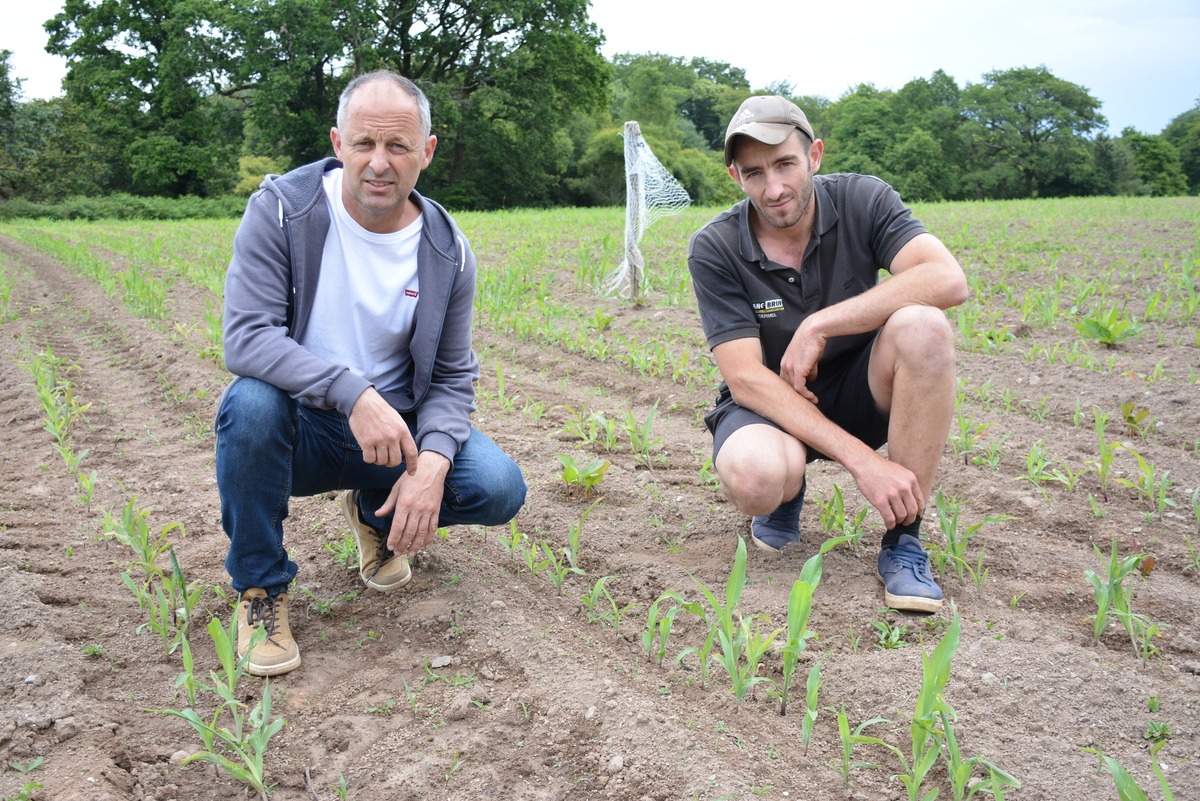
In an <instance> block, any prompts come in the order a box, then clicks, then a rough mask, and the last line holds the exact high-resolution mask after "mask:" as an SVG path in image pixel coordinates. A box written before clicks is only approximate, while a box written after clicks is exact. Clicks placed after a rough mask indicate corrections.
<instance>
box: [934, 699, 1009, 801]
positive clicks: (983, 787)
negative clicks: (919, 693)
mask: <svg viewBox="0 0 1200 801" xmlns="http://www.w3.org/2000/svg"><path fill="white" fill-rule="evenodd" d="M938 717H939V718H940V719H941V721H942V732H943V734H944V735H945V741H944V747H945V758H946V772H947V773H948V774H949V777H950V791H951V793H952V794H953V796H954V801H965V799H970V798H974V797H975V795H976V794H978V793H981V792H985V793H989V794H990V795H991V796H992V797H993V798H999V799H1003V798H1004V792H1005V791H1006V790H1008V789H1013V790H1018V789H1020V787H1021V782H1020V781H1019V780H1018V779H1017V778H1016V777H1015V776H1013V775H1012V774H1011V773H1008V772H1007V771H1004V770H1001V769H1000V768H998V767H997V766H995V765H993V764H992V763H991V762H989V761H988V760H987V759H985V758H984V757H982V756H978V755H976V756H973V757H967V758H965V759H964V758H963V755H962V752H961V751H960V750H959V747H958V738H957V737H955V736H954V723H953V722H954V710H952V709H950V708H949V707H947V708H945V709H940V710H938ZM976 771H982V772H983V774H984V777H983V778H982V779H981V780H980V781H978V782H976V783H974V784H972V783H971V780H972V778H974V777H975V773H976Z"/></svg>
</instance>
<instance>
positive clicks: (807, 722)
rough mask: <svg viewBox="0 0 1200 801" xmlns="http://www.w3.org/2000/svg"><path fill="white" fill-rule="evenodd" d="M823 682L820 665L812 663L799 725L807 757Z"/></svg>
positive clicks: (818, 662)
mask: <svg viewBox="0 0 1200 801" xmlns="http://www.w3.org/2000/svg"><path fill="white" fill-rule="evenodd" d="M823 683H824V680H823V679H822V678H821V663H820V661H817V662H815V663H813V666H812V668H810V669H809V671H808V681H807V682H806V683H805V692H804V703H805V706H806V707H807V708H806V709H805V711H804V720H803V721H801V724H800V737H801V739H803V740H804V755H805V756H808V743H809V740H811V739H812V733H813V726H815V725H816V723H817V710H818V709H819V707H818V706H817V695H818V694H819V693H820V692H821V685H822V684H823Z"/></svg>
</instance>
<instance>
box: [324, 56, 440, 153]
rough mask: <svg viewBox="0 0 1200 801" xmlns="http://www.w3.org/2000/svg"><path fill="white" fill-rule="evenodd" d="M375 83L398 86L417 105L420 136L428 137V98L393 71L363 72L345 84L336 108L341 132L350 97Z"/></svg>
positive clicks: (409, 81) (431, 125) (429, 125)
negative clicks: (380, 82)
mask: <svg viewBox="0 0 1200 801" xmlns="http://www.w3.org/2000/svg"><path fill="white" fill-rule="evenodd" d="M375 81H391V82H392V83H393V84H395V85H396V86H398V87H399V88H400V89H402V90H403V91H404V92H406V93H407V94H408V96H409V97H411V98H412V99H413V101H414V102H415V103H416V104H417V113H418V114H419V115H420V118H421V135H422V136H426V137H427V136H429V132H430V131H431V130H432V129H433V120H432V117H431V116H430V113H429V98H427V97H426V96H425V93H424V92H422V91H421V87H419V86H417V85H416V84H415V83H413V82H412V81H411V80H409V79H408V78H405V77H404V76H403V75H401V74H400V73H398V72H395V71H393V70H375V71H373V72H364V73H363V74H362V75H358V76H356V77H355V78H354V79H353V80H351V81H350V83H348V84H346V88H345V89H343V90H342V94H341V96H340V97H339V98H338V108H337V127H338V130H339V131H340V130H342V129H344V128H345V127H346V117H347V116H349V107H350V96H351V95H353V94H354V93H355V92H356V91H358V89H359V88H361V87H363V86H366V85H367V84H369V83H374V82H375Z"/></svg>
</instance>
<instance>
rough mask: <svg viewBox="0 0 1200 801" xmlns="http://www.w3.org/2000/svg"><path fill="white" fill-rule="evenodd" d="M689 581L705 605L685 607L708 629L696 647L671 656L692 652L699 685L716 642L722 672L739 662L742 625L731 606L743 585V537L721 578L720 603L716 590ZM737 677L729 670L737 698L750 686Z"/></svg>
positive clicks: (693, 578) (704, 678)
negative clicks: (724, 577) (722, 595)
mask: <svg viewBox="0 0 1200 801" xmlns="http://www.w3.org/2000/svg"><path fill="white" fill-rule="evenodd" d="M692 581H693V582H694V583H695V584H696V587H697V588H698V589H699V590H700V592H701V594H702V595H703V596H704V598H705V599H706V600H707V601H708V608H707V609H705V608H704V607H703V606H702V605H699V604H697V605H696V606H695V607H691V608H688V611H691V612H693V613H694V614H696V615H697V616H698V617H700V619H701V620H703V621H704V623H705V625H706V626H707V629H708V631H707V634H706V635H705V637H704V642H703V644H702V645H701V646H700V647H699V648H685V649H684V650H683V651H682V652H680V654H679V655H678V656H677V657H676V658H675V661H676V662H679V661H681V660H682V659H683V658H684V657H685V656H687V655H689V654H693V653H694V654H695V655H696V657H697V659H698V660H699V662H700V683H701V684H702V685H703V684H705V683H707V681H708V661H709V659H710V658H712V649H713V646H714V645H716V644H717V643H721V644H722V653H721V655H720V657H719V658H718V659H717V661H718V662H722V663H723V664H725V665H726V672H729V668H730V667H731V666H736V665H737V664H739V660H740V651H739V646H740V645H742V644H743V642H744V641H743V640H742V639H741V636H740V635H741V634H742V626H741V625H740V624H739V622H738V621H735V619H734V610H735V609H736V607H737V604H738V601H739V600H740V599H741V597H742V590H743V589H745V586H746V541H745V540H744V539H743V538H741V537H738V547H737V551H736V552H735V553H734V557H733V569H732V570H731V571H730V572H729V578H728V579H727V580H726V582H725V602H724V603H721V601H720V599H719V598H718V597H717V595H716V593H714V592H713V591H712V590H710V589H709V588H708V587H706V586H705V585H704V584H703V583H702V582H701V581H700V580H699V579H698V578H696V577H695V576H692ZM740 677H741V674H740V672H739V671H737V670H736V669H734V670H733V672H732V673H731V674H730V679H731V681H733V682H734V695H736V696H737V697H738V700H739V701H740V700H741V698H742V697H743V696H744V695H745V692H746V691H747V690H749V689H750V686H742V685H740V684H738V682H739V680H740ZM751 686H752V685H751ZM739 691H740V693H739Z"/></svg>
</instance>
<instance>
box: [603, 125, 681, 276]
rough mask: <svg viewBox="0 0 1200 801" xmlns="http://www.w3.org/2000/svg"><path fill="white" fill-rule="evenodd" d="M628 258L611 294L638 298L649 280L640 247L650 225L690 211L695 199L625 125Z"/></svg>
mask: <svg viewBox="0 0 1200 801" xmlns="http://www.w3.org/2000/svg"><path fill="white" fill-rule="evenodd" d="M624 137H625V258H624V259H623V260H622V261H621V264H620V266H619V267H617V271H616V272H615V273H614V274H613V276H612V278H611V279H610V280H609V283H608V287H607V290H608V292H609V294H613V295H619V296H620V297H623V298H628V297H637V296H638V294H639V292H640V289H639V288H640V287H641V286H642V285H643V281H644V278H645V267H644V265H643V263H642V253H641V251H640V250H639V249H638V243H639V242H640V241H641V239H642V234H643V233H645V231H646V229H647V228H649V227H650V223H652V222H654V221H655V220H657V219H659V218H660V217H666V216H667V215H669V214H676V213H677V212H679V211H681V210H683V209H685V208H687V207H688V206H689V205H690V204H691V202H692V199H691V198H690V197H689V196H688V193H687V190H686V189H684V188H683V187H682V186H680V185H679V181H677V180H675V176H673V175H671V173H669V172H668V171H667V168H666V167H664V166H663V165H662V163H661V162H659V160H658V158H657V157H655V155H654V152H653V151H652V150H650V145H649V144H647V143H646V140H645V139H643V138H642V132H641V129H640V128H639V127H638V124H637V123H636V122H627V123H625V133H624Z"/></svg>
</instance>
